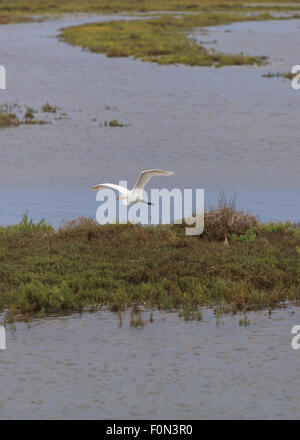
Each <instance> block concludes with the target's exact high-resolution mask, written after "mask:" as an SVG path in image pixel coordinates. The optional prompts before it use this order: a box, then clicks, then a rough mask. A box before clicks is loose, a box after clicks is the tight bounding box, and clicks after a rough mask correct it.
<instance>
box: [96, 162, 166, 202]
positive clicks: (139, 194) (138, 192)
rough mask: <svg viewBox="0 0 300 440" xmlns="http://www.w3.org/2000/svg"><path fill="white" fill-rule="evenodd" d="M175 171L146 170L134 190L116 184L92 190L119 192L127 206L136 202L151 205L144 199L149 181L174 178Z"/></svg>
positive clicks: (98, 186)
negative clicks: (144, 192)
mask: <svg viewBox="0 0 300 440" xmlns="http://www.w3.org/2000/svg"><path fill="white" fill-rule="evenodd" d="M173 174H174V171H165V170H146V171H142V172H141V174H140V175H139V178H138V180H137V181H136V184H135V185H134V187H133V188H132V190H131V191H130V190H128V189H127V188H125V187H124V186H120V185H115V184H114V183H99V184H98V185H95V186H93V187H92V188H91V189H93V190H95V191H98V190H99V189H101V188H111V189H115V190H116V191H119V192H120V193H121V194H122V195H121V196H120V197H119V198H118V200H119V199H123V200H122V203H123V205H125V206H130V205H132V204H133V203H136V202H143V203H147V204H148V205H151V203H149V202H148V201H146V200H144V198H143V191H144V188H145V186H146V185H147V183H148V182H149V180H150V179H151V177H152V176H157V175H158V176H172V175H173Z"/></svg>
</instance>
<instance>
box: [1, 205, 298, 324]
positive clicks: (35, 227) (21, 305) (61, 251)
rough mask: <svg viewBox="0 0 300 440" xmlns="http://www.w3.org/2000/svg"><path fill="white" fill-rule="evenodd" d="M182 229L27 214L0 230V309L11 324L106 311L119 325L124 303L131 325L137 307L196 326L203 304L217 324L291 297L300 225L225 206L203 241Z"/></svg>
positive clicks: (137, 318) (209, 221)
mask: <svg viewBox="0 0 300 440" xmlns="http://www.w3.org/2000/svg"><path fill="white" fill-rule="evenodd" d="M183 226H184V225H173V226H159V227H153V226H147V227H142V226H139V225H130V224H129V225H117V224H115V225H106V226H100V225H98V224H97V223H96V222H95V221H93V220H90V219H83V218H82V219H78V220H75V221H72V222H70V223H68V224H66V225H64V226H63V227H61V228H59V229H58V230H54V229H53V228H52V227H51V225H49V224H47V223H46V222H45V221H44V220H42V221H41V222H40V223H38V224H35V223H33V222H32V221H30V220H29V218H28V216H27V215H26V216H24V218H23V220H22V222H21V223H20V224H18V225H15V226H7V227H1V228H0V259H1V270H0V308H1V309H6V317H7V321H8V322H12V321H13V320H15V319H20V320H28V319H30V317H32V316H39V317H41V316H45V315H48V314H52V313H54V314H60V313H69V312H74V311H79V312H81V311H83V310H86V309H87V310H97V309H99V308H100V307H108V308H109V309H110V310H111V311H113V312H116V313H118V314H119V317H120V322H121V321H122V311H123V310H124V309H125V308H127V307H129V308H131V311H132V313H131V322H132V325H133V326H142V325H144V323H145V321H144V320H143V317H142V314H141V310H142V308H144V307H147V308H150V309H159V310H168V311H175V310H177V311H178V313H179V315H180V316H182V317H183V318H184V320H186V321H189V320H199V321H200V320H201V319H202V314H201V307H204V306H209V307H213V308H214V309H215V312H216V318H217V323H218V322H220V316H221V314H222V313H224V312H232V313H236V312H243V313H246V312H247V311H249V310H259V309H269V310H272V309H273V308H275V307H279V306H280V305H282V304H283V303H284V302H286V301H291V302H293V301H294V302H298V301H299V299H300V289H299V287H300V255H299V254H300V228H299V226H298V225H292V224H290V223H289V222H286V223H285V224H282V223H278V224H273V223H268V224H261V223H259V222H258V221H257V220H256V219H255V217H253V216H252V215H250V214H249V213H243V212H237V211H236V210H235V209H234V208H233V207H230V206H229V207H226V206H223V207H220V208H218V209H215V210H211V211H209V212H207V213H206V214H205V229H204V233H203V235H202V236H195V237H193V236H186V235H185V233H184V227H183ZM249 230H250V233H249V232H248V231H249ZM152 320H153V317H152ZM152 320H150V322H152ZM240 324H241V325H248V320H247V319H242V320H241V321H240Z"/></svg>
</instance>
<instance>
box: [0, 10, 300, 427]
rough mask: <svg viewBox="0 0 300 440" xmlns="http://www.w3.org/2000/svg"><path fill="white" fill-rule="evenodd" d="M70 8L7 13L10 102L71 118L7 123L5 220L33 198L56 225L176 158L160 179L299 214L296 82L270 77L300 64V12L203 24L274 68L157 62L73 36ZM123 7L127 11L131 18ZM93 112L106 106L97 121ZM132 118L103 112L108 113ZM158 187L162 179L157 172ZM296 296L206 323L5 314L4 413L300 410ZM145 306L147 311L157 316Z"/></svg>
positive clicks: (269, 212) (215, 37)
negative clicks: (46, 13)
mask: <svg viewBox="0 0 300 440" xmlns="http://www.w3.org/2000/svg"><path fill="white" fill-rule="evenodd" d="M111 18H112V17H108V16H106V17H93V16H77V17H72V18H70V17H63V18H61V19H59V20H52V21H46V22H43V23H30V24H17V25H7V26H0V41H1V45H0V64H2V65H4V66H5V67H6V71H7V90H6V91H3V90H1V91H0V103H1V104H3V103H13V102H15V101H18V102H19V104H20V105H22V106H26V105H27V106H31V107H33V108H35V109H40V108H41V107H42V105H43V104H45V103H46V102H47V101H48V102H49V103H50V104H52V105H56V106H59V108H60V110H59V112H60V113H59V114H61V113H62V112H64V113H66V114H67V115H68V116H67V118H64V119H61V120H55V119H53V123H52V124H49V125H42V126H39V125H28V126H20V127H17V128H11V129H6V130H1V132H0V139H1V141H0V143H1V146H0V148H1V161H0V200H1V205H0V206H1V211H0V223H1V224H8V223H15V222H17V221H19V219H20V217H21V216H22V214H23V213H24V212H25V211H26V210H28V211H29V215H30V216H31V217H33V218H34V219H35V220H40V219H41V218H42V217H45V218H46V219H47V220H48V221H50V222H51V223H53V224H54V225H58V224H60V223H61V222H62V221H63V220H70V219H72V218H75V217H78V216H82V215H84V216H91V217H94V216H95V212H96V208H97V204H96V200H95V194H94V193H92V192H91V191H89V189H88V188H89V187H90V186H92V185H93V184H95V183H98V182H101V181H103V182H104V181H111V182H115V183H118V180H119V179H122V180H124V179H127V180H128V184H129V186H130V184H133V183H134V182H135V180H136V176H137V173H138V172H139V170H142V169H147V168H156V167H159V168H165V169H169V170H174V171H175V172H176V174H175V175H174V176H173V177H172V178H168V179H163V178H156V180H155V181H154V180H153V182H152V187H160V186H167V187H169V188H172V187H179V188H205V190H206V192H205V200H206V203H207V204H208V205H210V204H211V205H213V204H214V203H215V202H216V200H217V197H218V194H219V193H220V192H221V191H226V192H227V193H228V194H233V193H236V195H237V203H238V206H239V207H245V208H247V209H250V210H251V211H252V212H254V213H255V214H258V215H260V217H261V218H262V219H265V220H271V219H272V220H286V219H287V218H288V219H290V220H295V221H298V220H299V219H300V208H299V203H298V202H299V169H300V150H299V137H300V125H299V121H298V119H299V117H298V115H299V105H300V91H299V90H298V91H297V90H293V89H292V87H291V83H290V81H289V80H284V79H282V78H264V77H263V76H262V75H263V74H265V73H267V72H272V73H277V72H289V71H290V70H291V67H292V65H294V64H300V59H299V44H300V32H299V29H300V20H299V21H298V20H291V21H272V22H257V23H254V22H248V23H236V24H233V25H229V26H221V27H217V28H209V29H207V30H205V31H203V30H202V31H199V32H197V33H194V35H193V36H194V37H195V38H198V39H199V40H200V41H204V44H206V45H207V47H215V48H216V49H220V50H223V51H232V52H240V51H244V52H245V53H246V54H250V55H267V56H269V57H270V58H269V65H268V66H264V67H256V66H253V67H249V66H248V67H247V66H235V67H226V68H220V69H212V68H197V67H187V66H159V65H156V64H151V63H142V62H141V61H139V60H133V59H130V58H107V57H106V56H105V55H98V54H92V53H89V52H87V51H83V50H81V49H80V48H78V47H71V46H69V45H67V44H65V43H64V42H62V41H59V40H58V39H57V38H56V36H57V34H58V33H59V29H60V28H61V27H63V26H69V25H72V24H77V23H83V22H87V21H94V20H98V21H99V20H110V19H111ZM122 18H123V19H125V17H122ZM94 119H96V121H94ZM112 119H117V120H118V121H119V122H122V123H125V124H129V125H128V126H126V127H122V128H109V127H106V128H105V127H103V126H102V127H100V126H99V124H100V123H102V124H103V122H104V121H105V120H107V121H109V120H112ZM150 187H151V185H150ZM299 310H300V309H298V308H293V307H288V308H287V309H284V310H278V311H275V312H274V313H273V314H272V315H271V317H268V315H267V314H266V312H259V313H250V314H249V319H250V325H249V326H247V327H244V326H240V325H239V319H241V316H235V317H232V316H225V317H223V318H221V322H220V323H219V325H216V317H215V316H214V315H213V312H212V311H211V310H205V311H204V312H203V320H202V321H201V322H184V321H183V320H182V319H181V320H180V318H178V316H177V314H176V313H159V312H155V313H154V322H153V323H148V324H147V325H146V326H145V327H143V328H138V329H136V328H130V326H129V317H128V315H126V313H125V314H124V316H123V325H122V327H119V319H118V316H117V315H115V314H112V313H110V312H106V311H100V312H97V313H93V314H88V313H84V314H83V315H81V316H78V315H72V316H68V317H53V318H50V319H43V320H34V321H33V322H31V323H29V324H21V323H18V324H16V331H14V330H13V329H12V328H10V327H9V326H8V327H7V350H5V351H0V389H1V393H0V418H1V419H7V418H24V419H27V418H71V419H72V418H180V419H188V418H274V417H276V418H299V406H298V400H299V395H300V384H299V380H298V365H299V359H300V358H299V356H300V353H299V352H298V351H295V350H293V349H292V348H291V339H292V335H291V328H292V326H294V325H296V324H300V311H299ZM147 313H148V312H145V317H147V316H148V315H149V313H148V315H147Z"/></svg>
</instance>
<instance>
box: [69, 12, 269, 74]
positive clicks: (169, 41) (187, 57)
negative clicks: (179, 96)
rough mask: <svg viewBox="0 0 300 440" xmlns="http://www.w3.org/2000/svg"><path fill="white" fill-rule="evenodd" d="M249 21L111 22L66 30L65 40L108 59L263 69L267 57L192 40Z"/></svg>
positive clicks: (238, 17)
mask: <svg viewBox="0 0 300 440" xmlns="http://www.w3.org/2000/svg"><path fill="white" fill-rule="evenodd" d="M272 18H273V17H272V15H270V14H268V13H264V14H259V15H256V16H254V17H253V19H255V20H269V19H272ZM245 20H249V17H247V16H246V15H243V14H237V13H226V14H224V13H215V12H205V13H202V14H193V15H184V16H181V17H174V16H170V15H164V16H161V17H159V18H154V19H147V20H142V21H141V20H133V21H131V20H130V21H111V22H105V23H93V24H85V25H81V26H74V27H69V28H66V29H63V30H62V33H61V37H62V38H63V39H64V40H65V41H66V42H68V43H70V44H74V45H79V46H82V47H84V48H88V49H89V50H91V51H92V52H97V53H106V54H107V56H108V57H125V56H126V57H127V56H133V57H134V58H140V59H141V60H143V61H154V62H156V63H159V64H174V63H180V64H188V65H191V66H212V65H214V66H216V67H220V66H224V65H233V64H234V65H241V64H258V65H262V64H264V63H265V62H266V57H264V56H246V55H244V54H243V53H240V54H222V53H218V52H216V51H215V50H214V49H212V48H210V49H207V48H205V47H204V46H203V45H201V44H198V43H197V42H196V40H195V39H193V38H189V36H188V33H191V32H192V31H193V30H194V29H196V28H199V27H203V26H210V25H217V24H225V23H232V22H235V21H245Z"/></svg>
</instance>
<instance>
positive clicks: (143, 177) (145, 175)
mask: <svg viewBox="0 0 300 440" xmlns="http://www.w3.org/2000/svg"><path fill="white" fill-rule="evenodd" d="M173 174H174V171H165V170H146V171H142V172H141V174H140V176H139V178H138V180H137V182H136V184H135V185H134V187H133V190H135V189H144V187H145V186H146V185H147V183H148V182H149V180H150V179H151V177H152V176H172V175H173Z"/></svg>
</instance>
